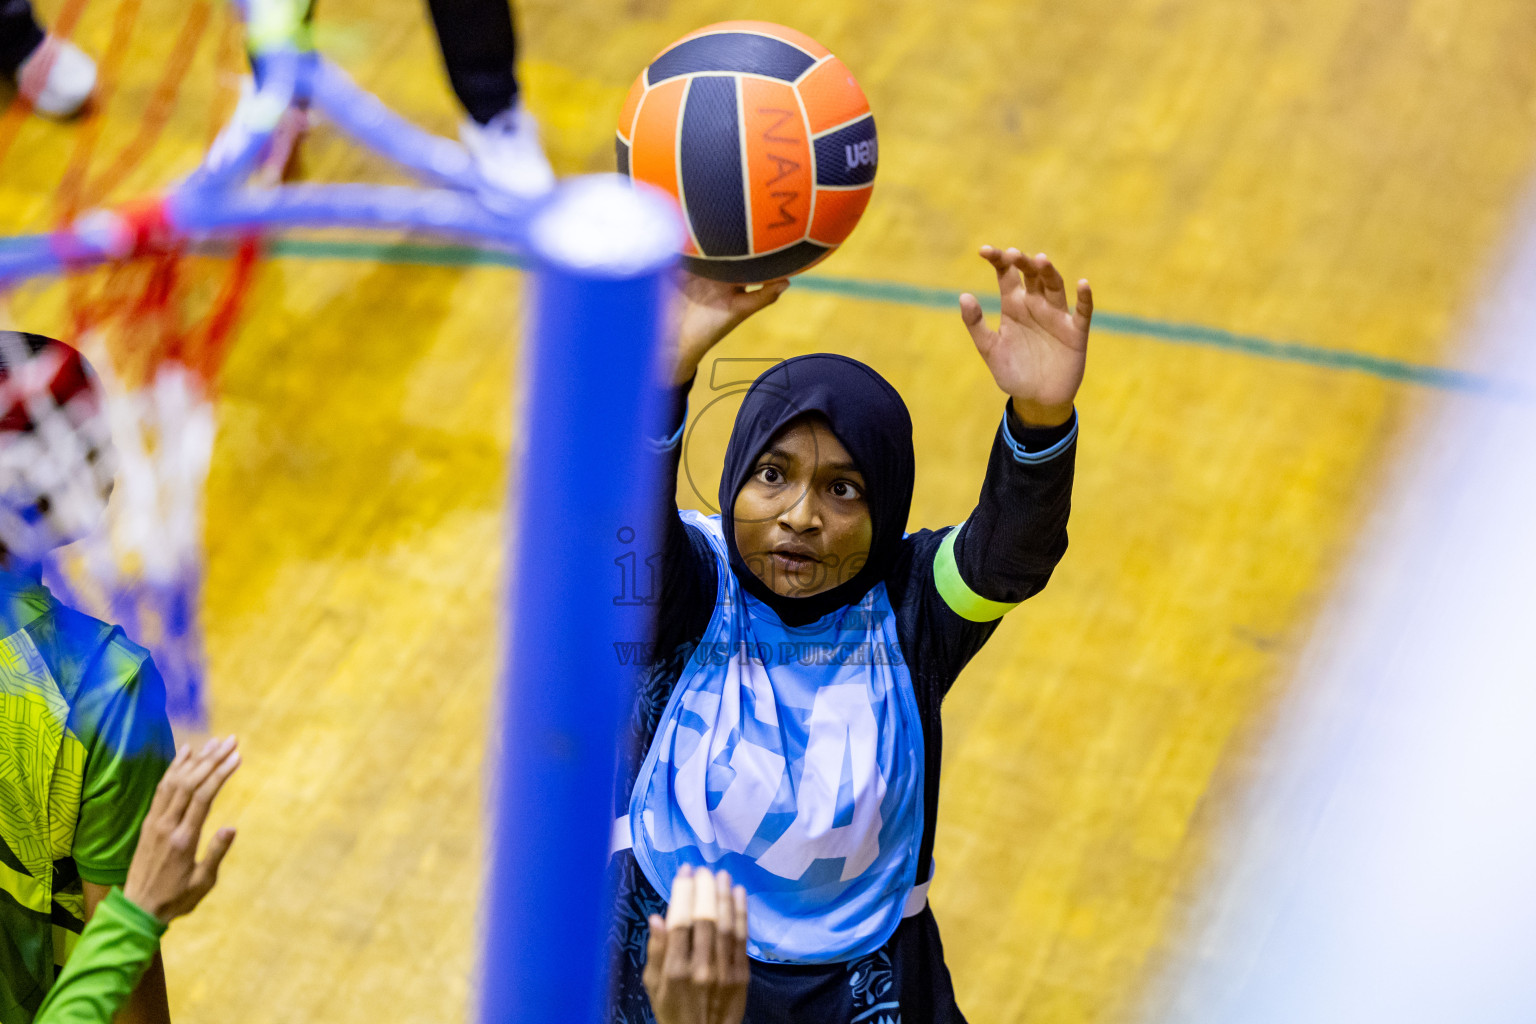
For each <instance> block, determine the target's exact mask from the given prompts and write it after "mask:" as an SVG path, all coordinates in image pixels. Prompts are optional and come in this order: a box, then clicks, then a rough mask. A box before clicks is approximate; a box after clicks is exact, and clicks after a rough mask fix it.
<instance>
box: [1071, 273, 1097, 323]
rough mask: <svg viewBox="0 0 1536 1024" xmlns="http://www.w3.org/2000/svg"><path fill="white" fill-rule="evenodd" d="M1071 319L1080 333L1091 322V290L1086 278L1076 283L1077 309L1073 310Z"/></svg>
mask: <svg viewBox="0 0 1536 1024" xmlns="http://www.w3.org/2000/svg"><path fill="white" fill-rule="evenodd" d="M1072 319H1073V320H1074V321H1075V322H1076V323H1077V327H1078V329H1079V330H1082V331H1086V330H1088V324H1089V323H1090V322H1091V321H1092V320H1093V289H1092V288H1091V287H1089V285H1088V279H1087V278H1083V279H1082V280H1081V281H1079V282H1077V308H1076V309H1075V310H1073V313H1072Z"/></svg>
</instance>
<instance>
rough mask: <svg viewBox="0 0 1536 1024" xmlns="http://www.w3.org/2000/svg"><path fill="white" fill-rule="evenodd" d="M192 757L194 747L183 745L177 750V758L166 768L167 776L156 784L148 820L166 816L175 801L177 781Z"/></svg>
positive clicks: (187, 744)
mask: <svg viewBox="0 0 1536 1024" xmlns="http://www.w3.org/2000/svg"><path fill="white" fill-rule="evenodd" d="M191 757H192V745H191V744H190V743H183V744H182V745H181V746H179V747H177V748H176V756H175V757H174V758H172V759H171V763H170V764H169V765H167V766H166V769H165V774H164V775H162V776H160V781H159V782H158V783H156V784H155V798H154V800H153V801H151V803H150V805H149V814H148V815H147V816H146V820H149V821H154V820H156V819H158V818H159V817H160V816H161V815H163V814H165V813H166V811H167V810H168V809H169V808H170V806H171V804H172V802H173V801H174V800H175V791H176V785H177V780H178V779H179V778H180V777H181V774H182V771H183V769H184V767H185V765H186V763H187V762H188V761H189V760H190V759H191Z"/></svg>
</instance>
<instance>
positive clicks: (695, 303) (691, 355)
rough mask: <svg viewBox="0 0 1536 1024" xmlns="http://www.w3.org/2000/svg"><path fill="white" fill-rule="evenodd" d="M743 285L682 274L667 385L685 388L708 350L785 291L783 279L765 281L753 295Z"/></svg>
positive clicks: (784, 279) (775, 300)
mask: <svg viewBox="0 0 1536 1024" xmlns="http://www.w3.org/2000/svg"><path fill="white" fill-rule="evenodd" d="M747 287H748V286H746V285H739V284H726V283H725V282H723V281H711V280H710V279H709V278H707V277H699V276H698V275H696V274H689V273H684V274H683V275H682V284H681V286H680V287H679V289H678V291H679V295H678V313H677V357H676V360H675V362H674V365H673V367H672V370H673V372H672V375H671V381H670V383H671V384H673V385H678V384H686V383H688V381H689V380H691V379H693V375H694V373H695V372H696V371H697V370H698V368H699V363H700V362H701V361H702V360H703V359H704V356H705V355H706V354H707V353H708V352H709V350H710V349H712V348H714V347H715V345H716V344H717V343H718V342H719V341H720V339H721V338H724V337H725V336H726V335H727V334H730V333H731V332H732V331H734V330H735V329H736V328H737V327H740V326H741V323H742V321H744V320H746V319H747V317H749V316H751V315H752V314H753V313H756V312H757V311H758V310H760V309H765V308H767V307H768V306H771V305H773V304H774V303H775V302H777V301H779V296H780V295H783V294H784V290H785V289H786V288H788V287H789V280H788V279H787V278H783V279H780V280H778V281H769V282H768V283H767V284H765V285H763V286H762V287H760V288H756V289H754V290H753V291H748V290H747Z"/></svg>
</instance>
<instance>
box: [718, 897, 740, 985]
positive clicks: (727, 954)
mask: <svg viewBox="0 0 1536 1024" xmlns="http://www.w3.org/2000/svg"><path fill="white" fill-rule="evenodd" d="M735 945H736V909H735V907H733V906H732V905H731V876H730V873H729V872H725V871H721V872H720V873H719V874H718V875H716V876H715V973H716V975H717V976H718V977H719V979H720V981H721V982H726V983H728V982H729V981H730V980H731V976H732V964H733V957H734V955H735V950H734V947H735Z"/></svg>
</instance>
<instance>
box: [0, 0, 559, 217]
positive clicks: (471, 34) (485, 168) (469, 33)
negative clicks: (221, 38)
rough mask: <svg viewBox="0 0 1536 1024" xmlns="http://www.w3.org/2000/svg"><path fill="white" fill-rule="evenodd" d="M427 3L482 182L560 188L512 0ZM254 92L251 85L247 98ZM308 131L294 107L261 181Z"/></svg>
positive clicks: (517, 189) (510, 190) (278, 176)
mask: <svg viewBox="0 0 1536 1024" xmlns="http://www.w3.org/2000/svg"><path fill="white" fill-rule="evenodd" d="M5 2H8V0H0V3H5ZM316 6H317V5H316V3H315V2H311V3H310V4H309V5H308V7H306V8H305V11H304V21H305V23H306V24H308V23H311V22H313V21H314V17H315V7H316ZM427 6H428V7H429V8H430V10H431V12H432V24H433V26H434V27H435V28H436V29H437V41H438V46H439V48H440V49H441V51H442V54H443V64H444V66H446V67H447V69H448V81H449V83H450V84H451V85H452V86H453V91H454V94H455V95H456V96H458V98H459V102H460V103H461V104H463V106H464V110H465V112H466V113H467V114H468V115H469V116H468V117H466V118H465V119H464V121H463V123H462V124H460V126H459V138H460V139H461V140H462V141H463V143H464V145H465V146H466V147H467V148H468V149H469V152H470V155H471V156H472V157H473V158H474V161H475V169H476V170H477V171H478V172H479V174H480V178H481V180H482V181H484V182H485V184H486V185H487V186H488V187H489V188H490V189H492V190H494V191H497V192H503V193H507V194H509V195H513V196H517V197H520V198H533V197H535V196H540V195H543V194H544V193H545V192H548V191H549V190H550V189H551V188H553V187H554V184H555V172H554V170H553V169H551V167H550V166H549V160H548V158H547V157H545V155H544V147H543V146H542V145H541V144H540V143H539V125H538V122H537V121H535V120H534V118H533V115H532V114H530V113H529V112H528V108H527V107H526V106H525V105H524V104H523V100H522V90H521V88H520V86H519V84H518V81H517V33H516V31H515V30H514V29H513V27H512V6H511V4H510V3H509V0H428V2H427ZM255 63H256V62H254V61H253V64H255ZM254 80H255V83H256V84H259V83H260V80H261V68H260V67H255V79H254ZM253 91H254V90H253V89H252V88H251V86H250V85H249V84H248V85H247V88H246V96H245V97H244V99H249V98H250V97H251V94H252V92H253ZM308 127H309V116H308V112H307V110H306V108H305V106H304V104H303V103H302V102H301V103H298V104H295V105H294V106H293V107H291V108H289V110H288V111H287V112H286V114H285V115H284V117H283V120H282V122H281V123H280V124H279V125H278V128H277V131H276V132H275V133H274V134H273V137H272V143H271V147H270V149H269V150H268V153H267V156H266V158H265V159H264V160H263V162H262V166H261V168H260V170H259V171H258V174H257V180H258V181H259V182H261V183H265V184H276V183H277V182H279V181H281V180H282V178H283V175H284V173H285V172H286V170H287V168H288V165H289V163H290V161H291V160H292V158H293V152H294V148H295V146H296V145H297V144H298V140H299V138H300V137H301V136H302V135H303V133H304V132H305V131H306V130H307V129H308Z"/></svg>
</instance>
